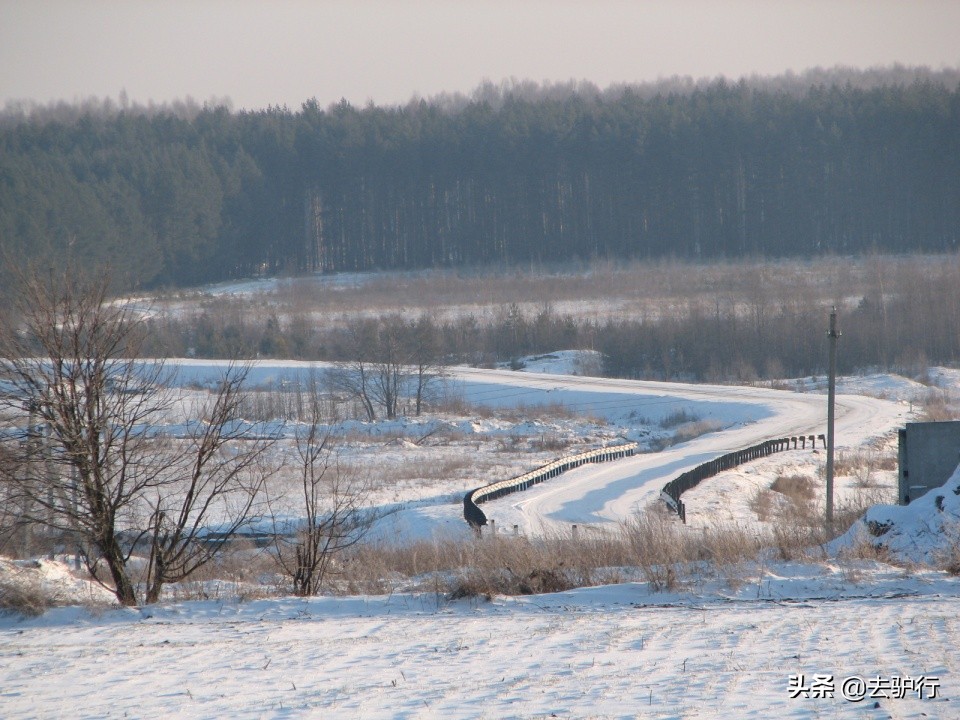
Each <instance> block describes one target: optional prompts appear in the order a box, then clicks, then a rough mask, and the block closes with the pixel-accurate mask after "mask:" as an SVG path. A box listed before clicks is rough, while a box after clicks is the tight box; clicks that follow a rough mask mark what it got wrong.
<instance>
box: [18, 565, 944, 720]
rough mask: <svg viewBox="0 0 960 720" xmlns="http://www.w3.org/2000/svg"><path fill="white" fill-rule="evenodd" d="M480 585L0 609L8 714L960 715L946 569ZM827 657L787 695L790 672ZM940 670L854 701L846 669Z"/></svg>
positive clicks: (799, 568) (780, 569) (823, 569)
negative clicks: (684, 586) (454, 593)
mask: <svg viewBox="0 0 960 720" xmlns="http://www.w3.org/2000/svg"><path fill="white" fill-rule="evenodd" d="M748 580H749V581H748V582H746V583H745V584H743V585H741V586H740V587H739V589H736V590H731V589H730V588H729V587H728V586H727V584H725V583H723V582H721V581H708V582H705V583H704V584H703V585H702V586H699V587H693V588H690V589H688V590H685V591H683V592H675V593H671V594H652V593H651V592H650V591H649V589H648V588H647V587H646V586H645V585H644V584H643V583H625V584H621V585H615V586H607V587H596V588H582V589H579V590H573V591H569V592H564V593H556V594H551V595H539V596H531V597H518V598H505V597H497V598H494V599H493V600H492V601H491V602H484V601H482V600H461V601H456V602H447V601H445V600H443V599H442V598H437V597H436V596H434V595H429V594H427V595H408V594H396V595H390V596H358V597H347V598H331V597H319V598H312V599H306V600H304V599H294V598H280V599H270V600H252V601H247V602H237V601H233V600H220V601H206V602H187V603H169V604H165V605H162V606H154V607H148V608H144V609H143V610H140V611H138V610H129V609H124V610H111V611H106V612H100V613H98V614H94V613H91V612H90V611H88V610H84V609H77V608H65V609H61V610H55V611H51V612H48V613H47V614H46V615H44V616H43V617H40V618H35V619H29V620H22V619H16V618H13V617H9V616H8V617H5V618H0V707H2V709H3V716H4V717H5V718H34V717H61V716H69V717H71V718H102V717H123V716H130V717H164V718H188V717H189V718H220V717H232V718H288V717H324V718H364V719H366V718H434V717H436V718H468V717H469V718H536V717H551V716H556V717H571V718H572V717H591V718H623V717H637V716H640V717H652V718H680V717H684V718H686V717H704V718H769V717H783V718H810V717H831V718H833V717H838V718H863V717H868V718H887V717H897V718H919V717H940V718H949V717H958V716H960V698H958V696H957V693H956V687H955V683H956V680H955V676H954V675H953V671H954V670H955V667H956V664H957V661H958V657H960V654H958V651H957V647H958V642H960V598H958V597H957V596H958V593H957V582H956V581H955V580H954V579H953V578H949V577H945V576H943V575H941V574H936V573H916V574H912V575H908V574H904V573H902V572H898V571H895V570H892V569H890V568H888V567H886V566H883V565H879V564H876V563H863V564H862V565H861V566H857V567H850V566H848V567H845V568H843V567H838V566H834V565H830V564H819V565H818V564H814V565H782V566H774V567H770V568H767V569H761V571H760V573H759V574H758V575H757V577H756V578H752V579H748ZM797 673H804V674H805V676H806V677H807V678H810V677H812V676H813V675H814V674H833V675H835V677H836V680H835V682H836V684H837V686H836V691H835V693H834V695H835V696H834V697H828V698H803V697H801V698H796V699H791V698H790V693H789V690H788V688H789V682H790V675H792V674H797ZM852 675H857V676H860V677H863V678H865V679H869V678H874V677H877V676H879V677H882V678H890V677H892V676H910V677H914V678H917V677H920V676H924V677H927V678H936V679H937V680H938V682H939V692H938V697H936V698H929V699H928V698H927V697H926V696H925V697H924V698H923V699H920V698H918V697H917V696H916V693H914V692H910V693H908V694H907V696H906V697H903V698H899V699H895V698H889V699H887V698H884V699H881V700H879V705H880V707H879V708H874V702H877V701H876V700H873V699H871V700H869V701H864V702H859V703H858V702H849V701H847V700H845V699H844V698H843V697H842V696H841V693H840V687H839V683H840V681H841V679H842V678H845V677H848V676H852Z"/></svg>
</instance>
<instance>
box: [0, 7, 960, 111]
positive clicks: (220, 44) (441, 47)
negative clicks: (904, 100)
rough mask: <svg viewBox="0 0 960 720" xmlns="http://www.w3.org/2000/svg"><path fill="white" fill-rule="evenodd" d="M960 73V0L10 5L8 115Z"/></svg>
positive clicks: (2, 81) (3, 46) (5, 61)
mask: <svg viewBox="0 0 960 720" xmlns="http://www.w3.org/2000/svg"><path fill="white" fill-rule="evenodd" d="M895 62H899V63H902V64H905V65H928V66H930V67H932V68H934V69H940V68H943V67H960V0H633V1H628V0H619V1H618V0H592V1H590V2H586V1H579V0H577V1H575V0H269V1H268V0H260V1H258V0H125V1H121V0H0V106H2V105H4V104H6V103H7V102H8V101H10V100H33V101H36V102H40V103H46V102H49V101H53V100H68V101H72V100H80V99H83V98H88V97H90V96H96V97H111V98H114V99H116V98H118V97H119V95H120V93H121V91H126V93H127V95H128V97H129V98H130V100H132V101H135V102H140V103H146V102H148V101H151V100H152V101H157V102H166V101H171V100H176V99H184V98H186V97H192V98H194V99H196V100H199V101H206V100H209V99H212V98H217V99H222V98H225V97H228V98H230V99H231V100H232V102H233V106H234V107H235V108H257V107H265V106H267V105H270V104H273V105H287V106H289V107H290V108H291V109H298V108H299V107H300V105H301V103H303V102H304V101H305V100H307V99H309V98H316V99H317V100H318V102H319V103H320V105H321V106H326V105H328V104H329V103H332V102H335V101H337V100H339V99H340V98H341V97H345V98H346V99H347V100H349V101H350V102H351V103H354V104H359V105H362V104H365V103H367V102H368V101H373V102H375V103H377V104H396V103H403V102H405V101H407V100H409V99H410V98H411V97H412V96H414V95H415V94H417V95H421V96H425V97H429V96H432V95H436V94H438V93H441V92H457V91H459V92H463V93H469V92H470V91H472V90H473V89H474V88H476V87H477V85H479V84H480V82H481V81H483V80H484V79H489V80H492V81H493V82H495V83H497V82H500V81H501V80H504V79H508V78H517V79H529V80H536V81H544V80H549V81H566V80H570V79H575V80H589V81H591V82H593V83H595V84H597V85H598V86H600V87H601V88H603V87H606V86H608V85H610V84H611V83H619V82H643V81H652V80H656V79H657V78H661V77H669V76H672V75H689V76H692V77H694V78H702V77H716V76H719V75H724V76H726V77H729V78H737V77H740V76H743V75H750V74H753V73H758V74H761V75H777V74H781V73H783V72H785V71H787V70H792V71H794V72H800V71H802V70H804V69H807V68H810V67H818V66H819V67H831V66H834V65H848V66H852V67H859V68H866V67H872V66H877V65H890V64H893V63H895Z"/></svg>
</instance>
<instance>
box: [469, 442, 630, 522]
mask: <svg viewBox="0 0 960 720" xmlns="http://www.w3.org/2000/svg"><path fill="white" fill-rule="evenodd" d="M636 449H637V443H635V442H631V443H624V444H622V445H610V446H608V447H602V448H597V449H596V450H588V451H586V452H582V453H578V454H576V455H567V456H566V457H562V458H560V459H558V460H554V461H553V462H552V463H548V464H547V465H544V466H542V467H538V468H537V469H536V470H531V471H530V472H528V473H524V474H523V475H520V476H518V477H515V478H511V479H509V480H501V481H499V482H495V483H491V484H490V485H484V486H483V487H478V488H477V489H475V490H471V491H470V492H468V493H467V494H466V495H464V496H463V517H464V519H465V520H466V521H467V522H468V523H469V524H470V527H472V528H474V529H475V530H479V529H480V528H481V527H483V526H484V525H486V524H487V516H486V515H485V514H484V512H483V510H481V509H480V508H479V507H478V505H479V504H480V503H482V502H486V501H487V500H495V499H496V498H498V497H503V496H504V495H509V494H510V493H515V492H520V491H521V490H526V489H527V488H529V487H531V486H533V485H536V484H537V483H542V482H543V481H544V480H549V479H550V478H553V477H556V476H557V475H559V474H560V473H562V472H566V471H567V470H571V469H573V468H576V467H580V466H581V465H584V464H586V463H598V462H607V461H609V460H619V459H620V458H624V457H628V456H630V455H633V454H634V452H636Z"/></svg>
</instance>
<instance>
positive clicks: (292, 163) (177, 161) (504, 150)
mask: <svg viewBox="0 0 960 720" xmlns="http://www.w3.org/2000/svg"><path fill="white" fill-rule="evenodd" d="M957 227H960V90H958V83H957V73H956V72H954V71H942V72H931V71H926V70H922V69H918V70H906V69H904V68H894V69H890V70H888V71H886V72H880V73H878V72H875V71H874V72H859V73H858V72H854V71H840V70H837V71H833V72H826V73H824V72H819V73H811V74H809V75H807V76H804V77H802V78H796V77H790V78H780V79H765V80H760V79H755V80H752V81H746V80H743V81H740V82H738V83H731V82H727V81H723V80H718V81H714V82H705V83H693V82H692V81H691V82H687V83H682V82H679V83H678V82H667V83H662V84H660V85H657V86H644V87H615V88H610V89H608V90H606V91H603V92H601V91H599V90H597V89H596V88H592V87H589V86H576V85H574V86H570V87H560V88H551V87H539V86H535V85H524V84H521V85H517V86H507V87H503V88H496V87H493V86H489V85H487V86H482V87H481V88H479V89H478V90H477V91H476V92H475V93H474V95H473V96H472V97H471V98H452V99H451V98H438V99H434V100H430V101H426V100H421V101H419V102H411V103H409V104H407V105H404V106H399V107H378V106H374V105H370V106H367V107H365V108H357V107H352V106H350V105H349V104H347V103H346V102H342V103H340V104H337V105H334V106H331V107H329V108H326V109H323V108H320V107H319V106H318V105H317V103H316V102H315V101H308V102H306V103H305V104H304V105H303V106H302V107H301V108H300V109H299V110H296V111H293V110H290V109H288V108H270V109H268V110H265V111H258V112H239V113H234V112H230V111H229V110H227V109H226V108H223V107H205V108H203V109H197V108H194V109H193V111H191V112H179V113H178V112H174V111H173V110H168V109H163V108H154V109H145V108H136V107H135V108H126V109H122V110H118V109H117V108H115V107H107V106H104V107H102V108H95V107H94V108H89V107H86V108H82V109H81V108H69V107H64V108H59V109H58V108H47V109H46V110H42V109H39V110H35V111H34V112H32V113H26V112H20V113H17V112H14V111H8V112H7V113H5V114H4V115H3V116H2V117H0V245H2V247H3V248H4V250H5V251H7V252H9V253H11V254H12V255H11V256H12V257H17V258H25V257H34V258H39V257H44V258H49V257H62V258H65V259H68V260H72V261H79V262H81V263H83V264H86V265H88V266H90V267H98V266H101V265H103V264H109V265H111V266H112V267H113V273H114V277H115V280H116V281H117V283H118V284H119V285H121V286H124V287H133V286H155V285H160V284H166V285H185V284H190V283H197V282H201V281H207V280H215V279H227V278H234V277H246V276H251V275H255V274H261V273H278V272H282V271H285V272H298V271H318V270H319V271H324V272H328V271H353V270H367V269H388V268H426V267H437V266H463V265H477V264H492V265H515V264H531V263H533V264H536V263H545V262H556V261H571V260H588V259H597V258H641V259H646V258H658V257H679V258H685V259H696V260H708V259H713V258H738V257H744V256H754V257H755V256H767V257H784V256H798V257H809V256H811V255H824V254H833V253H842V254H850V253H858V252H864V251H877V250H879V251H885V252H896V253H903V252H944V251H952V250H954V249H955V248H956V247H957V243H958V239H960V238H958V235H957Z"/></svg>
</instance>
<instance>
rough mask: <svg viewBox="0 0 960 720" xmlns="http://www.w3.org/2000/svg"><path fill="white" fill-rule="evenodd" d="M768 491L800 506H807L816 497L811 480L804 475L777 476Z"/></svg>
mask: <svg viewBox="0 0 960 720" xmlns="http://www.w3.org/2000/svg"><path fill="white" fill-rule="evenodd" d="M770 489H771V490H772V491H774V492H778V493H780V494H781V495H785V496H786V497H787V498H789V499H790V501H791V502H793V503H795V504H796V505H800V506H803V505H807V504H809V503H810V502H812V501H813V499H814V498H815V497H816V496H817V493H816V490H815V488H814V483H813V480H812V479H811V478H808V477H807V476H805V475H779V476H778V477H777V478H776V479H775V480H774V481H773V483H771V485H770Z"/></svg>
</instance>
